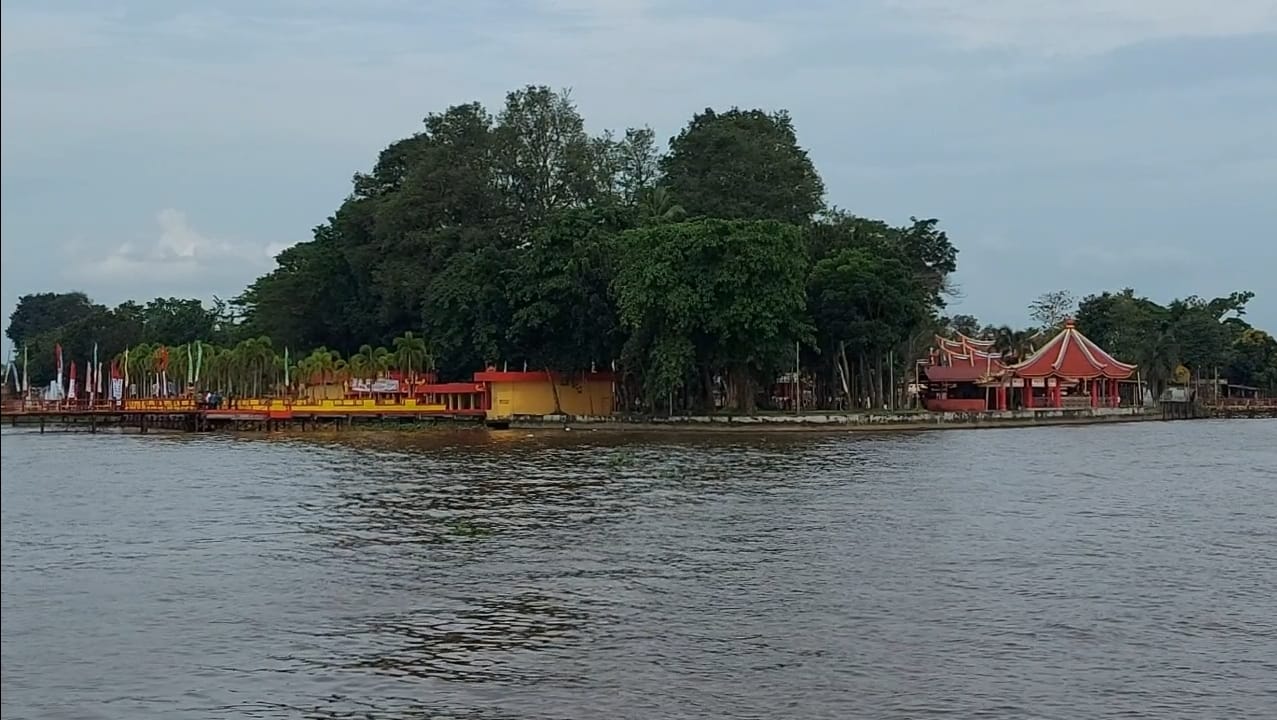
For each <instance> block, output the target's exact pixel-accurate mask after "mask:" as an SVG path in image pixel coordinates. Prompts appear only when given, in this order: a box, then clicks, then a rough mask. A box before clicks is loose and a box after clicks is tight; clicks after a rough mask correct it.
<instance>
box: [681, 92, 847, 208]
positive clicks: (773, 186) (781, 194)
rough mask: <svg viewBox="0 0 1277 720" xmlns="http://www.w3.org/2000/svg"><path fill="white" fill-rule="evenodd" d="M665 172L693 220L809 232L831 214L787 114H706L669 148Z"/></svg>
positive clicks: (699, 117) (739, 112)
mask: <svg viewBox="0 0 1277 720" xmlns="http://www.w3.org/2000/svg"><path fill="white" fill-rule="evenodd" d="M661 170H662V172H663V174H664V176H663V177H662V179H661V183H662V185H664V186H665V187H667V188H669V190H670V192H671V193H673V195H674V197H675V199H676V200H677V201H678V202H679V204H681V205H682V206H683V207H684V208H685V209H686V210H687V212H688V213H689V214H690V215H692V216H703V217H713V218H724V219H730V220H736V219H743V220H781V221H784V222H788V223H794V224H798V225H803V224H806V223H808V222H810V221H811V220H812V219H813V218H814V216H815V215H816V213H818V212H819V211H820V210H821V208H822V207H823V206H824V200H823V198H824V193H825V187H824V183H823V182H822V181H821V179H820V175H819V174H818V173H817V172H816V167H815V165H813V164H812V162H811V158H809V157H808V156H807V151H805V150H804V149H803V148H802V147H801V146H799V144H798V137H797V134H796V132H795V131H794V123H793V121H792V120H791V119H790V117H789V114H788V113H786V112H784V111H780V112H774V113H767V112H764V111H762V110H740V109H737V108H733V109H731V110H729V111H727V112H723V113H719V112H715V111H714V110H712V109H706V110H705V111H704V112H702V113H699V114H697V115H696V116H694V117H693V118H692V120H691V122H690V123H688V125H687V127H686V128H684V129H683V130H682V132H680V133H679V134H678V135H677V136H675V137H674V138H673V139H672V140H670V149H669V153H668V154H667V155H666V156H665V157H664V158H663V159H662V161H661Z"/></svg>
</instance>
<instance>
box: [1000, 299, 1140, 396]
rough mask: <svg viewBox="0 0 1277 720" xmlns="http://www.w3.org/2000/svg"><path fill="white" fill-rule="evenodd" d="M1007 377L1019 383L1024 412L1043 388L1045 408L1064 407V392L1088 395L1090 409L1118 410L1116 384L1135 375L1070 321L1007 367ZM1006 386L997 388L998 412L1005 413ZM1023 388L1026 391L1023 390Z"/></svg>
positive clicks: (1133, 368)
mask: <svg viewBox="0 0 1277 720" xmlns="http://www.w3.org/2000/svg"><path fill="white" fill-rule="evenodd" d="M1007 374H1008V375H1009V376H1011V378H1013V379H1019V380H1021V381H1022V382H1021V386H1022V396H1021V397H1022V400H1023V403H1024V407H1025V409H1029V410H1031V409H1033V408H1034V407H1035V405H1036V399H1035V397H1034V395H1035V393H1034V390H1033V389H1034V388H1036V387H1038V386H1039V383H1038V381H1041V385H1040V386H1041V387H1042V388H1044V389H1045V391H1046V392H1045V396H1044V398H1043V399H1044V400H1045V402H1044V405H1045V406H1046V407H1053V408H1060V407H1064V404H1065V403H1064V389H1065V388H1066V387H1067V388H1069V389H1070V390H1072V391H1074V393H1078V394H1082V395H1089V396H1090V406H1091V407H1093V408H1098V407H1100V406H1101V405H1107V406H1109V407H1117V406H1118V404H1119V395H1118V382H1119V381H1122V380H1129V379H1130V377H1131V376H1132V375H1134V374H1135V366H1134V365H1128V364H1126V363H1124V362H1120V361H1118V360H1116V359H1114V357H1113V356H1112V355H1109V354H1108V352H1106V351H1105V350H1104V349H1103V348H1101V347H1100V346H1099V345H1096V344H1095V343H1094V342H1092V341H1091V339H1090V338H1088V337H1087V336H1085V335H1083V334H1082V332H1081V331H1080V330H1078V329H1077V326H1076V325H1075V324H1074V322H1073V319H1072V318H1070V319H1068V320H1065V321H1064V329H1063V330H1061V331H1060V332H1059V334H1058V335H1056V336H1055V337H1053V338H1051V341H1050V342H1048V343H1047V344H1045V345H1043V346H1042V347H1041V348H1039V349H1038V351H1037V352H1035V353H1033V354H1032V355H1030V356H1029V357H1027V358H1025V360H1024V361H1023V362H1020V363H1016V364H1015V365H1011V366H1010V367H1008V368H1007ZM1007 387H1009V384H1008V383H1005V382H1004V383H1003V384H1001V385H999V387H998V398H999V400H998V409H999V410H1005V409H1006V403H1007V397H1006V396H1007V394H1008V391H1007ZM1023 388H1029V389H1028V390H1027V391H1023Z"/></svg>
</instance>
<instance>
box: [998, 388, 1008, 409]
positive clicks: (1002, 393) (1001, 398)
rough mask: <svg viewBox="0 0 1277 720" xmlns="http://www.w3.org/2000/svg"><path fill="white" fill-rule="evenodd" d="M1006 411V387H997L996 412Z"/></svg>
mask: <svg viewBox="0 0 1277 720" xmlns="http://www.w3.org/2000/svg"><path fill="white" fill-rule="evenodd" d="M1006 409H1007V386H1006V385H999V386H998V410H1006Z"/></svg>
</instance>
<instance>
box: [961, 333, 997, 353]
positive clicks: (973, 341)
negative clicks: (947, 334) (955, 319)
mask: <svg viewBox="0 0 1277 720" xmlns="http://www.w3.org/2000/svg"><path fill="white" fill-rule="evenodd" d="M954 335H957V336H958V340H960V341H962V342H963V343H965V344H966V345H968V346H970V347H973V348H976V349H978V350H986V351H987V350H992V349H993V343H994V341H993V340H985V339H980V338H973V337H971V336H970V335H963V334H962V333H960V332H955V333H954Z"/></svg>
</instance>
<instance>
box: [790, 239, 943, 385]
mask: <svg viewBox="0 0 1277 720" xmlns="http://www.w3.org/2000/svg"><path fill="white" fill-rule="evenodd" d="M809 292H810V298H811V299H810V304H811V308H812V313H813V315H814V318H815V321H816V326H817V328H819V332H820V335H821V337H822V343H821V344H822V346H823V347H826V348H828V349H830V350H832V351H833V360H834V363H835V369H836V370H837V377H838V383H839V386H840V388H841V389H842V392H843V394H844V396H845V397H846V398H847V401H848V402H849V403H855V402H856V400H857V399H858V398H861V397H869V398H870V399H871V402H872V404H873V406H874V407H881V406H882V405H883V404H885V399H886V393H887V392H888V391H884V383H883V360H884V357H885V356H886V354H887V353H888V351H890V350H891V349H892V348H894V347H896V346H898V345H899V344H901V343H902V342H904V341H905V340H906V339H907V338H908V336H909V334H910V331H911V330H912V329H913V328H914V327H916V326H917V325H918V324H919V323H920V322H921V321H922V320H923V319H924V318H925V317H926V315H927V308H926V297H927V295H926V293H925V291H924V290H923V288H922V287H921V284H920V283H919V281H918V280H917V278H916V277H915V276H914V274H913V272H912V271H911V270H910V268H909V267H908V265H907V264H906V263H905V262H903V261H902V260H900V259H898V258H892V257H889V256H880V255H876V254H874V253H872V252H871V251H869V250H867V249H855V248H844V249H842V250H840V251H838V252H837V253H835V254H834V255H832V256H830V257H827V258H824V259H823V260H821V261H819V262H818V263H816V265H815V267H813V269H812V274H811V280H810V290H809ZM849 351H850V353H849ZM849 354H850V355H851V357H854V358H855V359H856V361H857V362H856V364H855V365H853V364H852V363H851V362H850V359H849ZM853 377H858V378H859V381H858V382H854V383H853ZM853 385H854V386H855V387H856V388H859V389H860V392H856V391H855V389H854V388H853Z"/></svg>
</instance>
